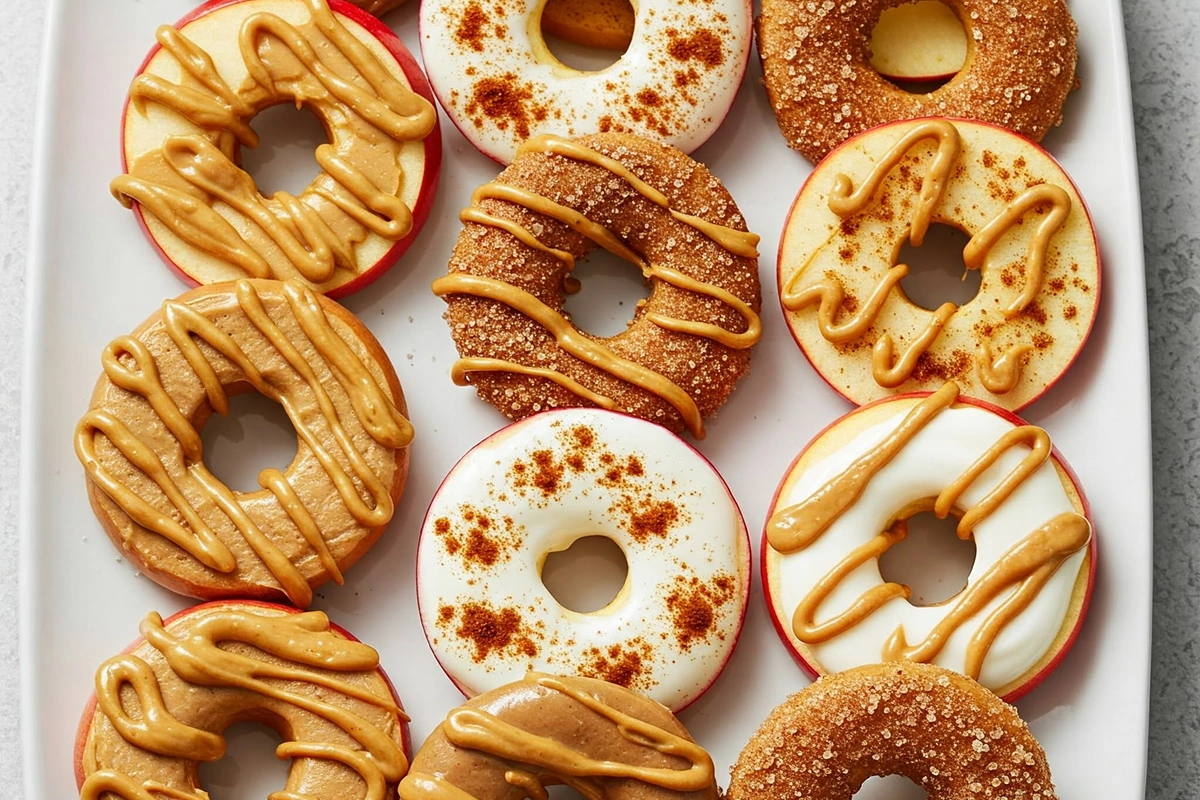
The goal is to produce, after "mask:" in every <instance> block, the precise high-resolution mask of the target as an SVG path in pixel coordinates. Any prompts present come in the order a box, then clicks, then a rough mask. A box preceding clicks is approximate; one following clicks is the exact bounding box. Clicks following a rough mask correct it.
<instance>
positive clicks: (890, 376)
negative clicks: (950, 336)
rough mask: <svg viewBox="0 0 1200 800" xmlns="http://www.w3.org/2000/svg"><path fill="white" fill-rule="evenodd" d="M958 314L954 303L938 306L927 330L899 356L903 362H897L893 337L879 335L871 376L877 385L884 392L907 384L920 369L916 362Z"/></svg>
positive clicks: (872, 361) (872, 354)
mask: <svg viewBox="0 0 1200 800" xmlns="http://www.w3.org/2000/svg"><path fill="white" fill-rule="evenodd" d="M955 311H958V306H956V305H954V303H942V304H941V305H940V306H938V309H937V311H934V312H933V316H932V317H930V318H929V323H928V324H927V325H926V326H925V330H923V331H921V333H920V334H919V335H918V336H917V337H916V338H915V339H913V341H912V343H911V344H910V345H909V346H908V347H907V348H906V349H905V350H904V352H903V353H901V354H900V358H898V359H894V361H893V358H894V353H893V350H894V348H895V342H894V341H893V340H892V335H891V334H890V333H884V334H882V335H880V337H879V338H878V339H877V340H875V346H874V347H872V348H871V375H872V376H873V377H874V378H875V382H876V383H877V384H879V385H880V386H882V387H883V388H885V389H895V388H896V387H897V386H899V385H900V384H902V383H904V382H905V381H906V380H908V379H909V378H910V377H911V376H912V373H913V370H914V369H916V367H917V361H918V360H919V359H920V358H921V356H922V355H924V354H925V351H927V350H928V349H929V348H930V347H931V346H932V345H933V343H934V341H935V340H936V339H937V337H938V334H940V333H941V332H942V329H943V328H945V327H946V323H947V322H949V321H950V317H952V316H954V312H955Z"/></svg>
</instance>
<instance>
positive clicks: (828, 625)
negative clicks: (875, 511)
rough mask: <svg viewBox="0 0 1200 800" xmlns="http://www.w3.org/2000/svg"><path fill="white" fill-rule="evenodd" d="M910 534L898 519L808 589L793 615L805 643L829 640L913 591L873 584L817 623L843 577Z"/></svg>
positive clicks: (794, 626) (798, 635) (794, 628)
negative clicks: (841, 609)
mask: <svg viewBox="0 0 1200 800" xmlns="http://www.w3.org/2000/svg"><path fill="white" fill-rule="evenodd" d="M907 536H908V523H907V522H905V521H904V520H897V521H896V522H895V523H893V524H892V527H891V528H889V529H888V530H886V531H884V532H883V533H881V534H879V535H878V536H876V537H875V538H874V539H872V540H871V541H869V542H867V543H866V544H864V545H861V546H859V547H856V548H855V549H854V550H852V551H851V552H850V554H849V555H848V556H846V557H845V558H844V559H842V560H841V561H840V562H839V563H838V564H837V566H835V567H834V568H833V569H831V570H830V571H829V572H827V573H825V575H823V576H821V579H820V580H819V581H817V583H816V585H814V586H813V588H812V589H810V590H809V592H808V594H806V595H805V596H804V599H803V600H801V601H800V604H799V605H798V606H796V611H795V613H793V614H792V633H794V634H795V636H796V638H797V639H799V640H800V641H802V642H804V643H805V644H817V643H819V642H824V641H828V640H829V639H832V638H833V637H835V636H839V635H841V634H843V633H845V632H846V631H848V630H850V628H853V627H854V626H855V625H857V624H858V623H859V622H862V621H863V620H864V619H866V618H867V617H869V616H870V615H871V614H873V613H875V611H877V610H878V609H879V608H880V607H881V606H883V605H884V604H885V603H888V602H889V601H891V600H893V599H894V598H897V597H903V598H904V599H906V600H907V599H908V597H909V596H910V595H911V594H912V590H911V589H909V588H908V587H907V586H903V585H901V584H899V583H884V584H881V585H879V586H875V587H872V588H871V589H869V590H867V591H866V592H864V593H863V594H862V595H861V596H860V597H859V598H858V599H857V600H855V601H854V603H853V605H851V606H850V607H849V608H848V609H846V610H845V611H843V612H842V613H840V614H838V615H837V616H835V617H833V618H831V619H828V620H826V621H825V622H822V623H819V624H818V623H817V622H816V621H815V620H816V616H817V609H818V608H820V607H821V603H823V602H825V598H826V597H828V596H829V593H830V592H832V591H833V590H834V589H835V588H836V587H837V585H838V584H839V583H841V582H842V580H843V579H844V578H845V577H846V576H847V575H849V574H850V573H852V572H854V570H856V569H858V568H859V567H861V566H862V565H863V564H866V563H867V562H868V561H870V560H872V559H875V558H879V557H880V556H881V555H883V554H884V553H886V552H887V551H888V550H889V549H891V547H892V545H894V544H896V543H897V542H902V541H904V539H905V537H907Z"/></svg>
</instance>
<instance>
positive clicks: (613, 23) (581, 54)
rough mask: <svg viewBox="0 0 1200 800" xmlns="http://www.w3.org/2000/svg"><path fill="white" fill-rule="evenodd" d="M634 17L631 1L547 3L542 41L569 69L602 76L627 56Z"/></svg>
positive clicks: (555, 0) (553, 0)
mask: <svg viewBox="0 0 1200 800" xmlns="http://www.w3.org/2000/svg"><path fill="white" fill-rule="evenodd" d="M634 16H635V15H634V10H633V5H632V4H631V3H630V2H629V0H548V2H547V3H546V5H545V6H544V7H543V9H542V18H541V32H542V39H543V40H545V42H546V47H547V49H549V50H550V52H551V53H552V54H553V55H554V57H555V58H557V59H558V60H559V61H561V62H562V63H563V64H566V65H567V66H568V67H571V68H572V69H577V70H579V71H581V72H600V71H601V70H604V69H607V68H608V67H611V66H612V65H613V64H615V63H617V62H618V61H620V60H621V56H623V55H625V51H626V49H628V47H629V37H630V36H632V33H633V28H634ZM585 18H590V20H591V21H587V20H586V19H585Z"/></svg>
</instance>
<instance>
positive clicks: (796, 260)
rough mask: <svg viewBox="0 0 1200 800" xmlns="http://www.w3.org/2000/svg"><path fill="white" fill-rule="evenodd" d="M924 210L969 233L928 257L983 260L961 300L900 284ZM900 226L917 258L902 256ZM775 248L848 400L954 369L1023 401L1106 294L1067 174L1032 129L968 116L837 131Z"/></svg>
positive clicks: (1054, 370)
mask: <svg viewBox="0 0 1200 800" xmlns="http://www.w3.org/2000/svg"><path fill="white" fill-rule="evenodd" d="M939 152H941V153H942V156H939V155H938V154H939ZM939 158H940V159H941V160H940V161H939ZM935 163H936V164H940V165H941V166H940V167H938V168H937V169H936V170H934V167H933V165H935ZM931 170H934V171H932V172H931ZM938 187H941V188H940V189H938ZM923 192H925V193H926V194H927V195H928V197H929V199H930V201H931V202H930V204H929V205H928V206H927V207H926V206H924V205H923V203H922V202H921V201H920V200H919V198H920V197H921V196H922V193H923ZM835 207H836V208H837V209H838V210H837V211H834V208H835ZM922 207H926V211H927V214H928V216H927V219H926V222H924V223H921V224H920V225H919V226H918V228H919V231H920V233H919V235H918V234H915V233H913V231H914V230H915V229H914V221H915V220H917V219H918V217H919V216H920V215H919V214H918V209H919V208H922ZM928 225H948V226H950V227H953V228H957V229H958V230H960V231H962V232H963V233H965V234H966V235H967V237H969V242H968V244H967V246H966V247H965V248H964V250H963V254H962V258H961V259H958V258H956V259H955V260H954V262H953V263H950V264H941V265H934V266H941V267H948V268H947V269H946V270H945V272H946V277H947V278H948V279H949V276H950V275H953V276H954V278H957V277H959V276H961V275H964V274H965V272H966V270H967V269H978V270H979V274H980V283H979V291H978V293H977V294H976V295H975V296H974V297H973V298H971V299H970V300H969V301H967V302H965V303H962V304H961V305H957V306H956V305H954V304H953V303H949V302H946V303H942V304H941V305H936V306H933V304H930V305H931V306H933V307H930V308H924V307H921V306H919V305H917V304H916V303H914V302H913V301H912V300H911V299H910V298H909V296H908V294H906V292H905V284H904V283H903V280H904V278H906V277H907V273H908V272H909V271H912V270H915V269H917V268H918V267H919V266H920V262H917V261H916V257H917V256H919V255H920V254H921V249H920V243H921V242H922V241H923V237H924V232H925V229H926V228H927V227H928ZM906 241H910V242H911V243H912V244H913V245H916V246H917V247H916V250H915V251H914V259H913V260H914V263H913V264H907V265H903V266H898V265H897V260H898V257H899V254H900V251H901V248H902V247H903V246H904V244H905V242H906ZM777 263H778V281H779V288H780V301H781V304H782V305H783V308H784V318H785V320H786V321H787V324H788V327H789V328H790V329H791V332H792V336H793V337H794V338H795V340H796V342H797V344H799V346H800V348H801V350H802V351H803V352H804V354H805V356H806V357H807V358H808V360H809V361H810V362H811V363H812V365H813V367H814V368H816V370H817V371H818V372H819V373H820V374H821V376H822V377H823V378H824V379H825V380H826V382H828V383H829V385H830V386H832V387H833V388H834V389H835V390H836V391H838V392H839V393H840V394H842V395H843V396H844V397H846V398H847V399H849V400H850V401H851V402H854V403H857V404H862V403H866V402H869V401H871V400H875V399H878V398H881V397H886V396H888V395H891V394H897V393H901V392H912V391H931V390H933V389H936V388H937V387H938V386H940V385H941V384H942V383H943V382H944V381H946V380H954V381H956V382H957V383H958V384H959V385H960V386H961V387H962V390H963V394H966V395H970V396H972V397H980V398H982V399H985V400H987V401H988V402H991V403H995V404H996V405H999V406H1002V407H1004V408H1007V409H1009V410H1013V411H1015V410H1019V409H1021V408H1024V407H1025V406H1027V405H1029V404H1030V403H1032V402H1033V401H1035V400H1036V399H1037V398H1039V397H1040V396H1041V395H1042V394H1043V393H1044V392H1045V391H1046V390H1047V389H1048V388H1049V387H1050V386H1052V385H1053V384H1054V383H1055V382H1056V381H1058V380H1059V378H1061V377H1062V375H1063V374H1064V373H1065V372H1066V370H1067V369H1068V368H1069V367H1070V365H1071V364H1072V363H1073V362H1074V360H1075V359H1076V357H1077V356H1078V353H1079V351H1080V349H1081V348H1082V347H1083V345H1084V342H1085V341H1086V340H1087V337H1088V334H1089V333H1090V331H1091V328H1092V323H1093V322H1094V320H1095V317H1096V313H1097V309H1098V308H1099V297H1100V255H1099V249H1098V247H1097V244H1096V236H1095V231H1094V230H1093V227H1092V222H1091V218H1090V216H1089V214H1088V212H1087V208H1086V206H1085V205H1084V202H1083V199H1082V198H1081V197H1080V195H1079V192H1078V191H1077V189H1076V188H1075V186H1074V184H1073V183H1072V182H1071V180H1070V178H1069V177H1068V176H1067V174H1066V173H1065V172H1064V171H1063V170H1062V168H1061V167H1060V166H1059V165H1058V164H1057V162H1055V161H1054V159H1053V158H1051V157H1050V156H1049V155H1048V154H1047V153H1046V151H1045V150H1043V149H1042V148H1041V147H1039V146H1038V145H1036V144H1034V143H1032V142H1031V141H1029V140H1028V139H1025V138H1024V137H1022V136H1019V135H1017V134H1015V133H1012V132H1011V131H1008V130H1005V129H1003V128H1000V127H997V126H995V125H990V124H987V123H981V122H976V121H969V120H945V119H926V120H909V121H904V122H897V123H892V124H889V125H883V126H880V127H878V128H874V129H873V130H870V131H867V132H866V133H863V134H860V135H859V136H857V137H855V138H853V139H850V140H848V141H847V142H845V143H843V144H842V145H841V146H840V147H838V148H837V149H836V150H834V151H833V152H831V153H830V154H829V155H828V156H827V157H826V158H825V159H824V160H822V161H821V163H819V164H818V165H817V167H816V169H815V170H814V171H813V173H812V174H811V175H810V176H809V178H808V180H807V181H806V182H805V184H804V186H803V187H802V188H801V190H800V193H799V195H798V196H797V197H796V200H795V202H794V204H793V205H792V208H791V210H790V211H789V213H788V216H787V219H786V221H785V223H784V230H783V235H782V236H781V238H780V243H779V257H778V260H777Z"/></svg>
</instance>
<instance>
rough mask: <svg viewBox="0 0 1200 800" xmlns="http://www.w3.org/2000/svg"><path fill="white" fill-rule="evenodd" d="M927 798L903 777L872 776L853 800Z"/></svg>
mask: <svg viewBox="0 0 1200 800" xmlns="http://www.w3.org/2000/svg"><path fill="white" fill-rule="evenodd" d="M927 797H929V795H927V794H926V793H925V790H924V789H922V788H921V787H920V786H918V785H917V784H915V783H913V782H912V781H911V780H909V779H908V778H906V777H904V776H903V775H883V776H872V777H870V778H867V779H866V780H865V781H863V785H862V787H861V788H860V789H859V790H858V791H857V792H855V793H854V800H925V798H927Z"/></svg>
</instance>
